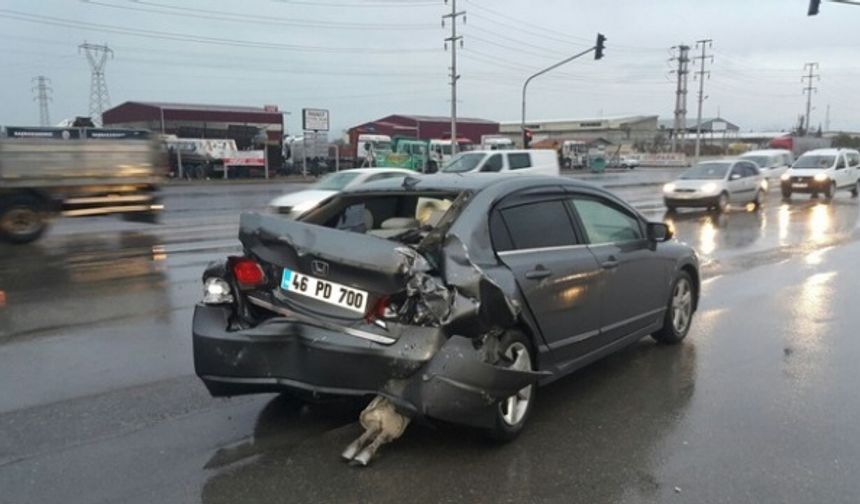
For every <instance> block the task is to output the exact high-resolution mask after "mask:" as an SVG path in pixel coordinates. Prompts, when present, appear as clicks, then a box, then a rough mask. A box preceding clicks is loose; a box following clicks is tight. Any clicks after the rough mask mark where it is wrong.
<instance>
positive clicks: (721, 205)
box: [717, 193, 729, 213]
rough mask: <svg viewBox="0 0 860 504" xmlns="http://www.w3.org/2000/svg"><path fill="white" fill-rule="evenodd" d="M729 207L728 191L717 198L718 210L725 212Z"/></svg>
mask: <svg viewBox="0 0 860 504" xmlns="http://www.w3.org/2000/svg"><path fill="white" fill-rule="evenodd" d="M728 208H729V195H728V194H726V193H722V194H720V198H719V199H718V200H717V211H718V212H720V213H722V212H725V211H726V210H727V209H728Z"/></svg>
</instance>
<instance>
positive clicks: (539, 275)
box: [526, 268, 552, 280]
mask: <svg viewBox="0 0 860 504" xmlns="http://www.w3.org/2000/svg"><path fill="white" fill-rule="evenodd" d="M550 275H552V271H550V270H548V269H546V268H536V269H533V270H531V271H527V272H526V278H528V279H529V280H541V279H543V278H546V277H548V276H550Z"/></svg>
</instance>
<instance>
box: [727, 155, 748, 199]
mask: <svg viewBox="0 0 860 504" xmlns="http://www.w3.org/2000/svg"><path fill="white" fill-rule="evenodd" d="M728 187H729V201H731V202H732V203H746V202H748V201H749V200H750V199H751V195H750V187H749V179H747V178H746V174H745V173H744V167H743V163H740V162H738V163H735V164H734V165H732V169H731V170H730V171H729V178H728Z"/></svg>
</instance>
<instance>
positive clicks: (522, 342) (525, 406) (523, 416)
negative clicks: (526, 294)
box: [488, 331, 537, 441]
mask: <svg viewBox="0 0 860 504" xmlns="http://www.w3.org/2000/svg"><path fill="white" fill-rule="evenodd" d="M496 365H498V366H504V367H507V368H509V369H516V370H518V371H532V370H533V369H534V368H533V367H532V352H531V343H530V342H529V340H528V338H526V336H525V335H524V334H523V333H521V332H519V331H509V332H507V333H505V335H504V336H502V339H501V341H500V342H499V360H498V362H497V363H496ZM536 388H537V386H536V385H535V384H532V385H529V386H527V387H524V388H522V389H520V390H519V391H517V392H516V393H515V394H513V395H511V396H510V397H507V398H505V399H502V400H500V401H499V403H498V405H497V406H496V418H495V425H494V426H493V427H491V428H490V430H489V431H488V435H489V436H490V437H491V438H493V439H495V440H497V441H510V440H512V439H514V438H515V437H517V435H518V434H519V433H520V431H522V430H523V427H524V426H525V424H526V421H527V420H528V418H529V415H530V414H531V411H532V405H533V404H534V399H535V389H536Z"/></svg>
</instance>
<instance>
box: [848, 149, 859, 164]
mask: <svg viewBox="0 0 860 504" xmlns="http://www.w3.org/2000/svg"><path fill="white" fill-rule="evenodd" d="M848 166H852V167H853V166H860V154H858V153H856V152H849V153H848Z"/></svg>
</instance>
